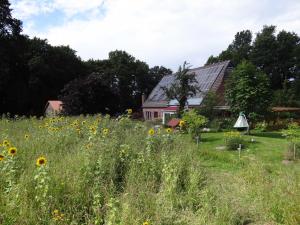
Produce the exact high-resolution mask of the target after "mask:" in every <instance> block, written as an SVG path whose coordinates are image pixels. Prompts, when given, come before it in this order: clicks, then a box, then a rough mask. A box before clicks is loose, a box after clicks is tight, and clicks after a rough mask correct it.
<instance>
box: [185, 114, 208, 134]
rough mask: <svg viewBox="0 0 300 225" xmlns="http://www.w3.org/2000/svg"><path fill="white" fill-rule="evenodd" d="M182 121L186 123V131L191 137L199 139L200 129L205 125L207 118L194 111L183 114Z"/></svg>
mask: <svg viewBox="0 0 300 225" xmlns="http://www.w3.org/2000/svg"><path fill="white" fill-rule="evenodd" d="M182 120H183V121H185V122H186V125H187V129H188V131H189V133H190V134H191V135H192V137H199V136H200V133H201V129H202V128H203V127H204V126H205V125H206V124H207V122H208V121H207V118H206V117H205V116H202V115H199V114H198V113H197V111H196V110H195V109H191V110H189V111H187V112H185V113H184V114H183V117H182Z"/></svg>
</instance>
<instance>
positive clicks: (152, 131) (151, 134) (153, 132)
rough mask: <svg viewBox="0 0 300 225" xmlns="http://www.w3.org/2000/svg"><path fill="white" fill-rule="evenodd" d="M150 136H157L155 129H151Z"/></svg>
mask: <svg viewBox="0 0 300 225" xmlns="http://www.w3.org/2000/svg"><path fill="white" fill-rule="evenodd" d="M148 134H149V135H150V136H153V135H154V134H155V130H154V129H153V128H151V129H150V130H149V131H148Z"/></svg>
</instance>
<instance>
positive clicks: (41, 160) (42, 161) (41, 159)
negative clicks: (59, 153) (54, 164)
mask: <svg viewBox="0 0 300 225" xmlns="http://www.w3.org/2000/svg"><path fill="white" fill-rule="evenodd" d="M46 163H47V159H46V158H45V157H43V156H41V157H39V158H38V159H37V160H36V165H37V166H43V165H45V164H46Z"/></svg>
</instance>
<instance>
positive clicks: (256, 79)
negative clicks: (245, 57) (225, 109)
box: [226, 61, 271, 117]
mask: <svg viewBox="0 0 300 225" xmlns="http://www.w3.org/2000/svg"><path fill="white" fill-rule="evenodd" d="M226 99H227V101H228V102H229V105H230V110H231V111H232V112H233V114H234V115H237V114H238V113H239V112H244V113H245V115H246V116H247V117H251V115H253V114H257V115H265V114H266V112H267V110H268V107H269V105H270V99H271V92H270V83H269V79H268V77H267V76H266V75H265V74H264V73H263V72H261V71H258V70H257V69H256V67H255V66H254V65H253V64H252V63H250V62H247V61H243V62H242V63H241V64H239V65H238V66H237V67H236V69H234V70H233V72H232V74H231V76H230V78H229V79H228V81H227V84H226Z"/></svg>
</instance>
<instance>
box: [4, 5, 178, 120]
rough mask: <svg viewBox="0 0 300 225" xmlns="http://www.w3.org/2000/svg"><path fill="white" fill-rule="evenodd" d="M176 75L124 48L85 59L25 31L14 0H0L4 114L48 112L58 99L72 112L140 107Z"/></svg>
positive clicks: (69, 112)
mask: <svg viewBox="0 0 300 225" xmlns="http://www.w3.org/2000/svg"><path fill="white" fill-rule="evenodd" d="M170 73H172V71H171V70H170V69H167V68H165V67H163V66H154V67H152V68H150V67H149V65H148V64H147V63H145V62H142V61H140V60H138V59H135V58H134V57H133V56H131V55H130V54H128V53H127V52H125V51H119V50H116V51H112V52H110V53H109V57H108V59H105V60H88V61H83V60H82V59H81V58H80V57H78V56H77V55H76V51H75V50H73V49H71V48H70V47H69V46H52V45H50V44H49V43H48V42H47V40H43V39H39V38H36V37H35V38H29V37H28V36H27V35H24V34H22V22H21V21H20V20H18V19H16V18H13V17H12V15H11V8H10V3H9V1H8V0H3V1H1V2H0V114H3V113H10V114H11V115H16V114H18V115H43V112H44V107H45V104H46V102H47V101H48V100H55V99H60V100H62V101H63V102H64V104H65V105H64V109H65V112H66V113H68V114H72V115H78V114H86V113H110V114H116V113H118V112H123V111H124V110H126V109H127V108H133V109H138V108H139V107H140V105H141V96H142V94H145V95H147V94H149V92H150V91H151V90H152V89H153V88H154V86H155V85H156V84H157V83H158V81H159V80H160V79H161V78H162V76H164V75H166V74H170Z"/></svg>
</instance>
